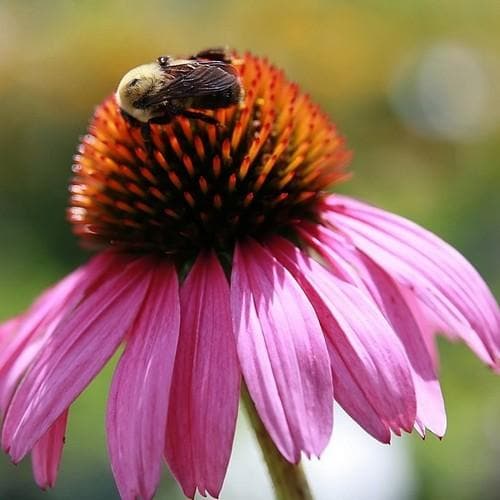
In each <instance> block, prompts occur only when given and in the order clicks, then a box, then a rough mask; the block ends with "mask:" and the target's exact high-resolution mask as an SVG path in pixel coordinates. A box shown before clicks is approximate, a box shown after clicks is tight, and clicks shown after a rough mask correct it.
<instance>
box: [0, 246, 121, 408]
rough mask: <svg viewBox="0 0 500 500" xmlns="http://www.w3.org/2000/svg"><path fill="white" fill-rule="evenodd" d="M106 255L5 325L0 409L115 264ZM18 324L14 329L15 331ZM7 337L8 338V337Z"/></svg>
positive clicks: (0, 371)
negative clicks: (50, 340) (67, 316)
mask: <svg viewBox="0 0 500 500" xmlns="http://www.w3.org/2000/svg"><path fill="white" fill-rule="evenodd" d="M112 259H113V257H112V253H111V252H104V253H102V254H100V255H97V256H96V257H94V258H93V259H92V260H91V261H90V262H88V263H87V264H85V265H83V266H81V267H80V268H79V269H77V270H76V271H73V272H72V273H71V274H69V275H68V276H66V277H65V278H64V279H62V280H61V281H60V282H59V283H57V284H56V285H54V286H53V287H52V288H50V289H48V290H47V291H45V292H44V293H43V294H42V295H41V296H40V297H39V298H38V299H37V300H36V301H35V302H34V304H33V305H32V306H31V307H30V309H29V310H28V311H27V312H26V313H24V314H23V315H22V316H19V317H17V318H14V320H11V321H9V322H8V323H5V324H4V328H3V330H4V331H5V329H6V328H7V327H9V329H10V330H12V331H11V333H10V335H9V336H7V334H6V333H4V335H2V338H3V339H4V341H3V342H2V345H1V348H0V409H5V408H6V406H7V404H8V402H9V400H10V398H11V396H12V394H13V392H14V390H15V388H16V386H17V383H18V381H19V379H20V377H21V376H22V375H23V374H24V372H25V371H26V369H27V368H28V366H29V365H30V364H31V362H32V361H33V359H34V357H35V356H36V354H37V353H38V351H39V350H40V348H41V347H42V346H43V344H44V342H45V340H46V339H47V338H48V337H49V336H50V335H51V334H52V332H53V331H54V329H55V328H56V327H57V325H58V324H59V322H60V321H61V319H62V318H63V317H64V315H65V314H67V313H68V312H69V311H70V310H71V309H72V308H73V307H75V306H76V304H78V302H79V301H80V300H81V299H82V298H83V296H84V294H85V292H86V290H87V289H88V288H89V287H91V286H92V285H93V283H94V282H95V281H96V280H99V279H102V277H103V274H104V273H105V271H106V269H107V267H108V266H109V264H110V262H111V261H112ZM14 325H15V329H14ZM7 337H8V338H7ZM0 342H1V341H0Z"/></svg>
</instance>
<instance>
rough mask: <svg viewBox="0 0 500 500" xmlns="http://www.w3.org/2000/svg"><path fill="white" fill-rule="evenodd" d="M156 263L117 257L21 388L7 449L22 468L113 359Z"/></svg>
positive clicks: (9, 417) (8, 424)
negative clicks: (102, 279) (41, 439)
mask: <svg viewBox="0 0 500 500" xmlns="http://www.w3.org/2000/svg"><path fill="white" fill-rule="evenodd" d="M150 276H151V262H150V261H148V260H147V259H136V260H131V258H130V257H125V256H119V255H116V256H114V261H113V262H112V265H111V266H110V269H109V270H108V274H107V276H106V280H105V281H104V282H100V283H98V284H95V286H93V288H92V289H91V290H89V291H88V292H87V296H86V297H85V298H84V299H82V301H81V302H80V304H79V305H78V306H77V307H76V309H74V310H73V311H72V312H71V314H69V315H68V317H66V318H65V319H64V321H62V322H61V324H60V325H59V326H58V327H57V328H56V330H55V331H54V333H53V334H52V335H51V336H50V338H49V339H48V340H47V342H46V343H45V345H44V347H43V349H42V350H41V351H40V353H39V355H38V356H37V358H36V360H35V361H34V364H33V366H32V367H31V370H30V371H29V373H28V374H27V376H26V378H25V379H24V380H23V382H22V383H21V385H20V386H19V387H18V389H17V391H16V393H15V394H14V397H13V398H12V401H11V403H10V406H9V408H8V411H7V414H6V416H5V420H4V425H3V434H2V444H3V446H4V448H5V450H6V451H8V452H9V453H10V455H11V457H12V460H13V461H14V462H18V461H19V460H21V459H22V457H23V456H24V455H25V454H26V453H27V452H28V451H29V450H30V449H31V448H32V447H33V445H34V444H35V443H36V442H37V441H38V440H39V439H40V438H41V437H42V436H43V435H44V434H45V432H46V431H47V430H48V428H49V427H50V426H51V425H52V424H53V423H54V422H55V420H56V419H57V418H58V416H59V415H61V414H62V413H63V411H64V410H66V409H67V408H68V407H69V405H70V404H71V403H72V402H73V401H74V400H75V399H76V397H77V396H78V395H79V394H80V393H81V392H82V391H83V390H84V389H85V387H86V386H87V385H88V384H89V383H90V382H91V380H92V379H93V378H94V376H95V375H96V374H97V373H98V372H99V371H100V369H101V368H102V366H103V365H104V364H105V363H106V361H108V359H109V358H110V357H111V356H112V355H113V353H114V351H115V350H116V348H117V347H118V345H119V343H120V342H121V340H122V338H123V336H124V335H125V333H126V332H127V330H128V328H129V327H130V325H131V323H132V321H133V320H134V319H135V317H136V316H137V313H138V311H139V310H140V308H141V306H142V301H143V299H144V295H145V293H146V290H147V287H148V285H149V281H150Z"/></svg>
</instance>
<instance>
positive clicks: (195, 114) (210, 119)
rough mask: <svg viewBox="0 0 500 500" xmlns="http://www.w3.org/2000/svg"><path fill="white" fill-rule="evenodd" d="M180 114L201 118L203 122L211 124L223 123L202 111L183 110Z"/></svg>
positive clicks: (196, 118)
mask: <svg viewBox="0 0 500 500" xmlns="http://www.w3.org/2000/svg"><path fill="white" fill-rule="evenodd" d="M179 114H180V115H182V116H185V117H186V118H193V119H195V120H201V121H202V122H205V123H209V124H210V125H217V126H220V125H221V124H220V122H219V120H217V118H214V117H213V116H208V115H206V114H205V113H201V112H199V111H189V110H183V111H181V112H180V113H179Z"/></svg>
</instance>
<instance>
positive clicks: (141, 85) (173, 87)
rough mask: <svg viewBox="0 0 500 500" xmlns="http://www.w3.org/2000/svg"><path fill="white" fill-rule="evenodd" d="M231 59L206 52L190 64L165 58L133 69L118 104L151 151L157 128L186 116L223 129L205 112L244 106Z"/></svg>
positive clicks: (215, 50) (217, 52)
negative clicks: (138, 128) (177, 117)
mask: <svg viewBox="0 0 500 500" xmlns="http://www.w3.org/2000/svg"><path fill="white" fill-rule="evenodd" d="M232 63H233V59H232V57H231V55H230V54H229V53H228V52H227V51H226V50H224V49H220V48H211V49H206V50H203V51H201V52H198V53H197V54H195V55H193V56H191V57H190V58H189V59H173V58H172V57H170V56H160V57H158V59H157V60H156V61H155V62H153V63H150V64H143V65H142V66H138V67H136V68H133V69H131V70H130V71H129V72H128V73H127V74H126V75H125V76H124V77H123V78H122V79H121V81H120V83H119V84H118V88H117V90H116V94H115V96H116V101H117V103H118V106H119V107H120V109H121V112H122V114H123V116H124V117H125V118H126V119H127V120H128V121H129V123H131V124H132V125H134V126H139V127H140V128H141V131H142V135H143V138H144V141H145V143H146V147H148V148H151V131H150V125H151V124H155V123H156V124H166V123H170V122H171V121H172V120H173V119H174V118H175V117H176V116H185V117H186V118H192V119H197V120H201V121H203V122H206V123H210V124H214V125H218V121H217V120H216V119H215V118H214V117H213V116H210V115H207V114H205V113H204V111H206V110H213V109H218V108H227V107H229V106H232V105H234V104H238V103H239V102H240V101H241V99H242V97H243V89H242V86H241V82H240V79H239V76H238V72H237V69H236V67H235V66H234V65H233V64H232Z"/></svg>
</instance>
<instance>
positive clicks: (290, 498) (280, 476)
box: [241, 386, 313, 500]
mask: <svg viewBox="0 0 500 500" xmlns="http://www.w3.org/2000/svg"><path fill="white" fill-rule="evenodd" d="M241 398H242V401H243V404H244V406H245V410H246V412H247V415H248V417H249V420H250V423H251V424H252V428H253V430H254V432H255V435H256V436H257V441H258V442H259V445H260V449H261V451H262V455H263V456H264V460H265V461H266V464H267V469H268V470H269V475H270V476H271V480H272V482H273V486H274V492H275V495H276V500H313V496H312V494H311V490H310V489H309V484H308V483H307V478H306V476H305V474H304V471H303V470H302V467H301V465H300V463H299V464H291V463H289V462H287V460H286V459H285V458H283V456H282V455H281V453H280V452H279V451H278V449H277V448H276V446H275V445H274V443H273V441H272V439H271V437H270V436H269V434H268V433H267V431H266V429H265V427H264V424H263V423H262V420H261V419H260V417H259V415H258V413H257V410H256V409H255V406H254V404H253V401H252V400H251V399H250V395H249V394H248V390H247V388H246V386H243V388H242V391H241Z"/></svg>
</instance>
